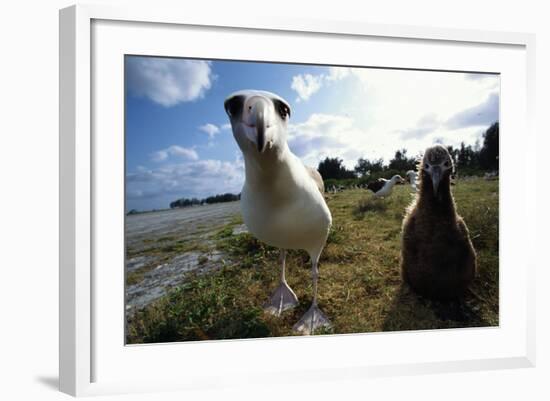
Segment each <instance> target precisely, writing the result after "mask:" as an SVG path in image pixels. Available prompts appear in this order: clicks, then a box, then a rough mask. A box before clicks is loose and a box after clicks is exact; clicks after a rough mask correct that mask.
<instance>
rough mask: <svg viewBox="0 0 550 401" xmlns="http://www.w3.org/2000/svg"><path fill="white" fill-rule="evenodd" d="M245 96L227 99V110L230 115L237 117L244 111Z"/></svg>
mask: <svg viewBox="0 0 550 401" xmlns="http://www.w3.org/2000/svg"><path fill="white" fill-rule="evenodd" d="M243 105H244V96H233V97H232V98H229V99H227V100H226V101H225V103H224V105H223V106H224V107H225V112H226V113H227V114H228V115H229V117H237V116H239V115H240V114H241V113H242V112H243Z"/></svg>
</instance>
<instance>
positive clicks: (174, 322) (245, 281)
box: [127, 179, 499, 343]
mask: <svg viewBox="0 0 550 401" xmlns="http://www.w3.org/2000/svg"><path fill="white" fill-rule="evenodd" d="M453 192H454V195H455V200H456V202H457V209H458V212H459V214H460V215H462V216H463V218H464V220H465V222H466V224H467V225H468V227H469V229H470V233H471V236H472V240H473V243H474V246H475V248H476V251H477V253H478V275H477V277H476V279H475V281H474V283H473V285H472V287H471V289H472V291H470V292H468V293H467V295H466V297H465V298H464V300H463V301H462V302H460V303H457V302H454V303H440V302H433V301H430V300H427V299H424V298H421V297H419V296H417V295H416V294H414V293H412V292H411V291H410V290H409V288H408V287H406V286H404V285H402V282H401V276H400V271H399V258H400V239H401V221H402V218H403V215H404V213H405V208H406V207H407V206H408V205H409V204H410V202H411V200H412V195H411V193H410V191H409V188H408V186H397V187H396V188H395V189H394V193H393V194H392V195H391V196H390V197H389V198H387V199H373V198H372V194H371V193H370V192H368V191H365V190H346V191H343V192H338V193H336V194H329V195H327V203H328V205H329V207H330V210H331V212H332V216H333V227H332V230H331V232H330V234H329V237H328V241H327V245H326V247H325V249H324V251H323V254H322V255H321V262H320V280H319V304H320V306H321V308H322V309H323V311H324V312H325V313H326V314H327V315H328V316H329V318H330V319H331V321H332V324H333V328H332V329H331V330H329V331H324V332H318V333H316V334H330V333H335V334H340V333H358V332H378V331H395V330H418V329H437V328H454V327H479V326H494V325H498V323H499V321H498V309H499V303H498V277H499V275H498V246H499V243H498V181H485V180H483V179H472V180H459V181H458V182H457V185H456V186H454V187H453ZM239 223H240V222H239V221H235V222H232V223H231V224H229V225H228V227H226V228H224V229H221V230H220V231H219V232H218V233H217V234H216V235H215V236H214V240H215V241H216V246H217V247H218V248H220V249H222V250H224V251H225V253H227V255H228V256H229V258H228V259H229V260H230V262H228V263H227V265H226V266H224V267H223V268H222V269H220V270H217V271H212V272H209V273H206V274H202V275H193V276H191V277H190V278H189V280H187V281H186V284H185V285H183V286H181V287H179V288H177V289H175V290H174V291H172V292H171V293H170V294H169V295H168V296H166V297H164V298H162V299H160V300H158V301H157V302H155V303H153V304H151V305H150V306H148V307H147V308H145V309H144V310H142V311H139V312H137V313H136V314H134V315H133V316H132V317H131V318H130V319H129V321H128V326H127V340H128V342H129V343H150V342H171V341H186V340H202V339H227V338H257V337H271V336H289V335H293V333H292V331H291V329H292V326H293V324H294V323H296V322H297V321H298V319H299V318H300V317H301V315H302V314H303V313H304V312H305V311H306V310H307V308H308V307H309V305H310V303H311V298H312V285H311V273H310V263H309V260H308V259H309V258H308V256H307V255H306V253H305V252H302V251H291V252H289V253H288V256H287V273H286V277H287V281H288V283H289V285H290V286H291V287H292V288H293V290H294V291H295V292H296V295H297V296H298V299H299V300H300V304H299V305H298V307H297V308H295V309H294V310H291V311H287V312H285V313H284V314H283V316H282V317H280V318H276V317H273V316H271V315H268V314H265V313H264V312H263V311H262V309H261V306H262V305H263V304H264V303H265V301H266V300H267V298H268V297H269V295H270V292H271V291H272V290H273V289H274V288H275V287H276V286H277V285H278V279H279V262H278V255H279V252H278V250H277V249H274V248H272V247H269V246H266V245H265V244H263V243H261V242H259V241H258V240H256V239H255V238H254V237H253V236H251V235H250V234H239V235H233V234H232V228H233V226H235V225H236V224H239Z"/></svg>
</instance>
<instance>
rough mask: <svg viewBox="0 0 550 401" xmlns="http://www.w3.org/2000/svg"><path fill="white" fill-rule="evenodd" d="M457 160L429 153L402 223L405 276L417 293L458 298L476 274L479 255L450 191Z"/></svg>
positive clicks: (435, 150) (440, 151) (439, 151)
mask: <svg viewBox="0 0 550 401" xmlns="http://www.w3.org/2000/svg"><path fill="white" fill-rule="evenodd" d="M453 172H454V165H453V160H452V158H451V156H450V154H449V152H448V151H447V149H446V148H445V147H443V146H441V145H435V146H433V147H430V148H428V149H426V152H425V153H424V157H423V159H422V161H421V164H420V168H419V179H420V181H419V183H418V192H417V195H416V199H415V200H414V202H413V203H412V205H411V206H410V207H409V209H408V211H407V214H406V216H405V218H404V220H403V230H402V247H401V272H402V276H403V280H404V281H405V282H407V283H408V284H409V285H410V287H411V288H412V289H413V290H414V291H416V292H417V293H419V294H421V295H423V296H425V297H428V298H433V299H440V300H451V299H457V298H460V297H461V296H462V295H463V294H464V292H465V290H466V289H467V288H468V286H469V285H470V283H471V282H472V280H473V279H474V276H475V273H476V253H475V250H474V247H473V245H472V241H471V240H470V234H469V232H468V228H467V227H466V224H465V223H464V220H463V219H462V218H461V217H460V216H459V215H458V214H457V213H456V207H455V201H454V198H453V195H452V193H451V181H450V180H451V174H453Z"/></svg>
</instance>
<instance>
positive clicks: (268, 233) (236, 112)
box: [224, 90, 332, 334]
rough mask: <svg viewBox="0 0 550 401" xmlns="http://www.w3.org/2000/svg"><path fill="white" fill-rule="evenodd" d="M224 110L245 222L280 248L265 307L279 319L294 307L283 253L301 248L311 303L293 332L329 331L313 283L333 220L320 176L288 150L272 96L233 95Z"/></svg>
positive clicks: (279, 107)
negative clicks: (240, 161) (240, 178)
mask: <svg viewBox="0 0 550 401" xmlns="http://www.w3.org/2000/svg"><path fill="white" fill-rule="evenodd" d="M224 106H225V110H226V112H227V115H228V116H229V120H230V121H231V127H232V130H233V136H234V137H235V140H236V141H237V144H238V145H239V148H240V149H241V151H242V152H243V157H244V164H245V182H244V186H243V189H242V192H241V212H242V215H243V220H244V223H245V224H246V226H247V228H248V230H249V231H250V233H251V234H252V235H254V236H255V237H256V238H258V239H259V240H260V241H262V242H265V243H266V244H268V245H271V246H274V247H277V248H280V249H281V259H280V263H281V276H280V285H279V287H277V289H276V290H275V291H274V292H273V295H272V296H271V298H270V299H269V301H268V303H267V305H266V306H265V308H266V310H267V311H269V312H272V313H274V314H276V315H280V314H281V312H282V311H284V310H286V309H289V308H292V307H294V306H296V305H297V304H298V299H297V297H296V295H295V294H294V291H292V289H291V288H290V287H289V285H288V284H287V282H286V279H285V259H286V250H287V249H304V250H305V251H307V252H308V253H309V256H310V258H311V273H312V281H313V301H312V304H311V307H310V308H309V310H308V311H307V312H306V313H305V314H304V315H303V317H302V318H301V319H300V320H299V321H298V323H296V324H295V325H294V327H293V329H294V331H296V332H299V333H302V334H313V333H314V331H315V330H316V329H318V328H321V327H330V321H329V319H328V318H327V317H326V316H325V314H324V313H323V312H322V311H321V309H320V308H319V306H318V304H317V280H318V276H319V267H318V264H319V257H320V255H321V251H322V250H323V248H324V246H325V243H326V240H327V236H328V233H329V230H330V226H331V224H332V216H331V214H330V210H329V208H328V206H327V204H326V202H325V199H324V197H323V193H324V184H323V179H322V177H321V175H320V174H319V172H318V171H317V170H315V169H313V168H309V167H306V166H305V165H304V164H303V163H302V161H301V160H300V159H299V158H298V157H296V156H295V155H294V154H293V153H292V152H291V151H290V149H289V147H288V144H287V126H288V120H289V118H290V113H291V111H290V106H289V104H288V102H287V101H286V100H284V99H283V98H281V97H279V96H277V95H276V94H274V93H270V92H265V91H257V90H243V91H239V92H236V93H233V94H232V95H230V96H229V97H228V98H227V99H226V100H225V104H224Z"/></svg>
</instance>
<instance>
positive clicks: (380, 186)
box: [367, 174, 405, 198]
mask: <svg viewBox="0 0 550 401" xmlns="http://www.w3.org/2000/svg"><path fill="white" fill-rule="evenodd" d="M404 182H405V180H404V179H403V178H402V177H401V176H400V175H397V174H396V175H394V176H393V177H392V178H391V179H389V180H386V179H385V178H379V179H378V180H377V181H374V182H371V183H369V185H367V188H368V189H370V190H371V191H372V192H374V196H375V197H376V198H384V197H386V196H389V195H391V193H392V190H393V186H394V185H395V184H397V183H399V184H403V183H404Z"/></svg>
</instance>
